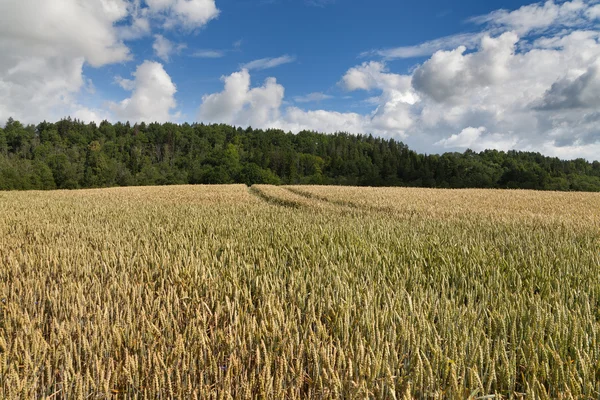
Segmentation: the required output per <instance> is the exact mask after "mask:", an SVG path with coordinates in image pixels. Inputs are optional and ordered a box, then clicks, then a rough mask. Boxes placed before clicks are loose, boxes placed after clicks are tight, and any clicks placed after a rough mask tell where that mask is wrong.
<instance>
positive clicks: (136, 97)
mask: <svg viewBox="0 0 600 400" xmlns="http://www.w3.org/2000/svg"><path fill="white" fill-rule="evenodd" d="M133 75H134V77H135V79H134V80H133V81H129V80H124V79H121V80H119V82H120V83H121V86H122V87H124V88H130V89H131V90H132V94H131V97H130V98H127V99H125V100H123V101H121V102H120V103H111V104H110V105H109V108H110V109H111V111H113V112H114V113H115V115H116V116H117V119H119V120H122V121H123V120H128V121H132V122H141V121H144V122H155V121H157V122H167V121H170V120H172V119H174V116H173V115H172V114H171V110H172V109H174V108H175V107H176V105H177V103H176V101H175V93H176V92H177V88H176V87H175V84H173V82H172V81H171V77H170V76H169V74H167V72H166V71H165V69H164V68H163V66H162V64H160V63H157V62H152V61H145V62H144V63H143V64H141V65H140V66H138V68H137V70H136V71H135V72H134V73H133Z"/></svg>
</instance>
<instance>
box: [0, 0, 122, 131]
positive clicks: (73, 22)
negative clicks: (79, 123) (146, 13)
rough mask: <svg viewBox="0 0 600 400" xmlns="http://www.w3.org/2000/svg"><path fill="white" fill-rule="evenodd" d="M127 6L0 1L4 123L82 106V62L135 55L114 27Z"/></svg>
mask: <svg viewBox="0 0 600 400" xmlns="http://www.w3.org/2000/svg"><path fill="white" fill-rule="evenodd" d="M127 9H128V8H127V3H126V2H125V1H122V0H101V1H100V0H93V1H86V2H81V1H77V0H63V1H62V2H61V6H60V7H57V6H56V4H54V2H48V1H40V0H21V1H19V4H18V6H17V5H15V3H14V2H10V1H3V2H0V54H2V56H1V57H0V124H1V123H3V122H4V121H5V120H6V119H7V118H8V117H9V116H13V117H15V118H18V119H20V120H22V121H23V122H28V123H35V122H39V120H41V119H58V118H60V117H63V116H66V115H67V114H74V113H75V112H76V111H77V110H78V109H80V108H82V106H81V105H79V104H78V102H77V97H78V94H79V92H80V91H81V90H83V89H84V88H85V87H86V83H87V82H88V80H87V79H86V78H85V77H84V76H83V66H84V64H86V63H87V64H89V65H91V66H93V67H101V66H103V65H106V64H110V63H114V62H122V61H125V60H128V59H130V58H131V55H130V52H129V49H128V48H127V46H126V45H125V44H124V43H123V42H122V41H121V39H120V38H119V36H118V32H117V30H116V29H115V28H114V24H116V23H117V22H118V21H121V20H123V19H124V18H125V17H126V16H127ZM32 16H35V19H34V20H35V23H32V21H33V20H32ZM88 87H89V83H88Z"/></svg>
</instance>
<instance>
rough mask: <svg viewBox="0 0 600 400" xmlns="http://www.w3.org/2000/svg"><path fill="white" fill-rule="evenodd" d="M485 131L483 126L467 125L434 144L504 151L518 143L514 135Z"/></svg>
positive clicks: (449, 147) (463, 148) (476, 149)
mask: <svg viewBox="0 0 600 400" xmlns="http://www.w3.org/2000/svg"><path fill="white" fill-rule="evenodd" d="M485 132H486V129H485V128H484V127H483V126H481V127H479V128H473V127H468V128H465V129H463V130H462V131H461V132H460V133H458V134H454V135H452V136H450V137H449V138H446V139H442V140H440V141H438V142H436V143H435V145H436V146H442V147H443V148H445V149H459V150H465V149H467V148H470V149H471V150H475V151H483V150H487V149H494V150H505V151H506V150H510V149H512V148H514V147H515V146H516V145H517V143H518V139H517V138H516V137H514V136H510V135H503V134H500V133H493V134H485Z"/></svg>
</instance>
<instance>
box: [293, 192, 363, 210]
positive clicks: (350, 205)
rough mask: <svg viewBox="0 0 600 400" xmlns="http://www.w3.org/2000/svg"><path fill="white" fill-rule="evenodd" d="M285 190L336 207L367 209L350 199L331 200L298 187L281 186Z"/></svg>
mask: <svg viewBox="0 0 600 400" xmlns="http://www.w3.org/2000/svg"><path fill="white" fill-rule="evenodd" d="M283 188H284V189H285V190H287V191H288V192H291V193H294V194H296V195H298V196H302V197H304V198H307V199H309V200H317V201H321V202H324V203H328V204H332V205H335V206H338V207H348V208H352V209H355V210H367V211H368V209H367V208H366V207H362V206H360V205H358V204H356V203H352V202H351V201H343V200H331V199H328V198H327V197H325V196H319V195H317V194H314V193H310V192H306V191H304V190H301V189H298V188H292V187H287V186H285V187H283Z"/></svg>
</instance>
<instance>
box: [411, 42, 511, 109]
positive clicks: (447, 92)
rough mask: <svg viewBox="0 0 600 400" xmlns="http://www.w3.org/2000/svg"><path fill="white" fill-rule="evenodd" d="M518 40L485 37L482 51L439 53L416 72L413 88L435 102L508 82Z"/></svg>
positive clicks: (459, 50) (459, 98)
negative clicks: (509, 66) (510, 65)
mask: <svg viewBox="0 0 600 400" xmlns="http://www.w3.org/2000/svg"><path fill="white" fill-rule="evenodd" d="M518 40H519V38H518V37H517V35H516V34H514V33H513V32H507V33H504V34H502V35H501V36H499V37H498V38H491V37H489V36H484V37H483V39H482V40H481V46H480V49H479V51H477V52H475V53H471V54H466V55H465V54H464V53H465V51H466V47H465V46H459V47H458V48H457V49H455V50H451V51H438V52H437V53H435V54H434V55H433V56H432V57H431V58H430V59H429V60H428V61H426V62H425V63H424V64H423V65H422V66H420V67H419V68H417V70H416V71H415V72H414V75H413V79H412V84H413V86H414V87H415V88H416V89H417V90H419V91H420V92H422V93H425V94H426V95H428V96H430V97H431V98H433V99H434V100H436V101H440V102H443V101H448V100H458V101H460V100H461V99H463V98H464V95H465V94H466V93H467V92H468V91H470V90H473V89H475V88H479V87H486V86H490V85H497V84H500V83H502V81H503V80H506V79H509V78H510V74H509V71H508V62H509V61H510V60H511V58H512V57H513V55H514V52H515V44H516V43H517V42H518Z"/></svg>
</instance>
